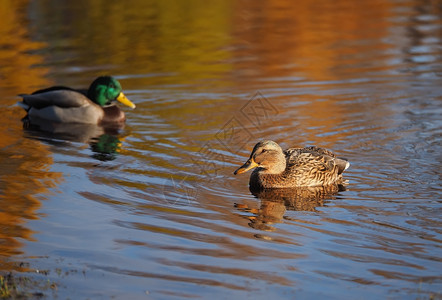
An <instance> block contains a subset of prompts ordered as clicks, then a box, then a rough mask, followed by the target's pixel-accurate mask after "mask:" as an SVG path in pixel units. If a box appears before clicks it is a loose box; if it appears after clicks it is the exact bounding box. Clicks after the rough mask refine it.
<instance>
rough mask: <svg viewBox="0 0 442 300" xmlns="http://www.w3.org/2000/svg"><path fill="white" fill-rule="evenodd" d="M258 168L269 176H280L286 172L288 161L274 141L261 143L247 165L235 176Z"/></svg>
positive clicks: (257, 145)
mask: <svg viewBox="0 0 442 300" xmlns="http://www.w3.org/2000/svg"><path fill="white" fill-rule="evenodd" d="M256 167H258V168H260V169H261V171H262V172H265V173H269V174H279V173H281V172H282V171H284V170H285V167H286V160H285V156H284V153H283V152H282V149H281V147H280V146H279V145H278V144H277V143H275V142H274V141H261V142H259V143H258V144H256V145H255V147H254V148H253V150H252V154H250V158H249V159H248V160H247V161H246V163H245V164H244V165H242V166H241V167H239V168H238V169H237V170H236V171H235V172H234V173H233V174H235V175H236V174H241V173H244V172H247V171H248V170H251V169H253V168H256Z"/></svg>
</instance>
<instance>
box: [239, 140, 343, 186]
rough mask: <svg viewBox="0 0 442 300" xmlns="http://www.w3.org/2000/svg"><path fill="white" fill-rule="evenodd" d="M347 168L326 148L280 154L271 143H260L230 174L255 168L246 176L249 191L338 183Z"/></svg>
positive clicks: (277, 146)
mask: <svg viewBox="0 0 442 300" xmlns="http://www.w3.org/2000/svg"><path fill="white" fill-rule="evenodd" d="M349 166H350V163H349V162H348V161H347V160H346V159H343V158H338V157H336V155H335V154H333V153H332V152H330V151H328V150H326V149H322V148H318V147H306V148H289V149H287V150H284V151H283V150H282V149H281V147H280V146H279V145H278V144H277V143H275V142H273V141H261V142H259V143H258V144H256V145H255V147H254V148H253V151H252V154H251V155H250V158H249V159H248V160H247V162H246V163H245V164H244V165H242V166H241V167H240V168H238V169H237V170H236V171H235V172H234V174H235V175H236V174H241V173H244V172H247V171H248V170H250V169H253V168H256V169H255V170H254V171H253V172H252V174H251V175H250V182H249V184H250V188H252V189H262V188H294V187H301V186H326V185H330V184H334V183H342V182H343V179H342V173H343V172H344V171H345V170H346V169H347V168H348V167H349Z"/></svg>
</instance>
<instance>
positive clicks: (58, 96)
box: [20, 90, 94, 109]
mask: <svg viewBox="0 0 442 300" xmlns="http://www.w3.org/2000/svg"><path fill="white" fill-rule="evenodd" d="M20 96H21V97H23V102H24V103H25V104H26V105H28V106H29V107H33V108H36V109H42V108H45V107H48V106H57V107H61V108H71V107H80V106H85V105H90V104H94V103H93V102H92V101H91V100H89V98H87V97H86V96H84V95H83V94H82V93H79V92H77V91H74V90H51V91H45V92H41V93H34V94H31V95H27V94H22V95H20Z"/></svg>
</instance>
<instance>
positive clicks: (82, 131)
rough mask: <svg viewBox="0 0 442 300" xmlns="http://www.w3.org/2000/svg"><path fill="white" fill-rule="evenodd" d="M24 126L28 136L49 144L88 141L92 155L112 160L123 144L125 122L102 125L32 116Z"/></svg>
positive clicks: (99, 158)
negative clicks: (65, 121) (59, 121)
mask: <svg viewBox="0 0 442 300" xmlns="http://www.w3.org/2000/svg"><path fill="white" fill-rule="evenodd" d="M23 128H24V129H25V132H26V133H27V135H28V137H30V138H35V139H39V140H43V141H45V142H46V143H48V144H52V145H62V144H64V143H65V142H79V143H88V144H89V145H90V148H91V150H92V151H93V154H92V157H93V158H95V159H97V160H100V161H110V160H114V159H115V158H116V157H117V154H118V153H119V152H120V149H121V145H122V138H124V137H121V133H120V132H121V130H122V129H123V128H124V124H122V123H119V124H108V125H106V126H100V125H95V124H82V123H57V122H48V120H44V119H39V118H32V121H31V120H30V119H24V120H23Z"/></svg>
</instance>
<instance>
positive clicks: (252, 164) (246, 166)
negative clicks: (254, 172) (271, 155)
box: [233, 158, 258, 175]
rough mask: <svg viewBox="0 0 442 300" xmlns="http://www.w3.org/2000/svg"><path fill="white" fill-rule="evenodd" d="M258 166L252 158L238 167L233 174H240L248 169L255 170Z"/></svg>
mask: <svg viewBox="0 0 442 300" xmlns="http://www.w3.org/2000/svg"><path fill="white" fill-rule="evenodd" d="M257 166H258V164H257V163H256V162H255V161H254V160H253V158H251V159H249V160H248V161H247V162H246V163H245V164H243V165H242V166H241V167H239V168H238V169H237V170H236V171H235V172H233V174H234V175H236V174H242V173H245V172H247V171H248V170H250V169H253V168H256V167H257Z"/></svg>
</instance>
